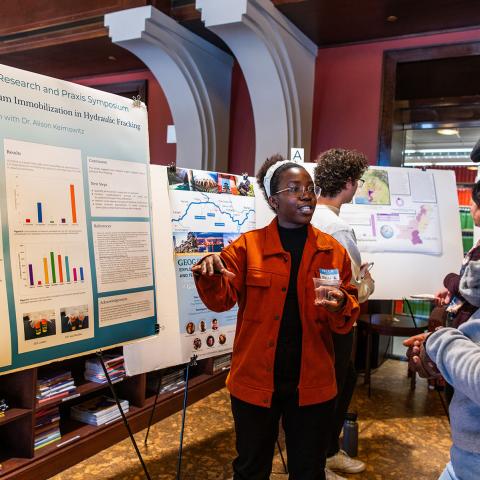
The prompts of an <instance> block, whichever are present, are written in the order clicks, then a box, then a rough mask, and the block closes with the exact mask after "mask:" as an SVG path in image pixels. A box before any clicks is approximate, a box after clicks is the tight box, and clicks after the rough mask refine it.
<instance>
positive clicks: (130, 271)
mask: <svg viewBox="0 0 480 480" xmlns="http://www.w3.org/2000/svg"><path fill="white" fill-rule="evenodd" d="M0 105H1V107H2V108H1V112H0V126H1V129H0V132H1V133H0V140H1V142H2V147H1V149H0V198H2V201H1V202H0V222H1V225H2V229H1V230H0V245H1V247H2V248H1V249H0V309H1V311H0V322H1V323H2V325H1V328H2V335H1V340H0V373H1V372H2V371H3V372H5V371H8V370H11V369H14V368H21V367H27V366H31V365H34V364H37V363H41V362H47V361H50V360H55V359H59V358H62V357H65V356H69V355H74V354H79V353H82V352H85V351H91V350H95V349H98V348H100V347H105V346H109V345H113V344H118V343H123V342H125V341H128V340H133V339H135V338H139V337H143V336H147V335H151V334H153V333H154V330H155V322H156V320H155V304H154V291H153V290H154V287H153V272H152V268H153V267H152V254H151V235H150V213H149V188H148V169H147V165H148V162H149V157H148V133H147V113H146V109H145V106H144V105H142V104H139V105H134V104H133V101H131V100H128V99H124V98H121V97H118V96H115V95H111V94H108V93H104V92H100V91H96V90H93V89H90V88H87V87H82V86H79V85H75V84H71V83H68V82H64V81H60V80H56V79H53V78H49V77H45V76H42V75H37V74H33V73H30V72H25V71H22V70H18V69H14V68H10V67H6V66H3V65H0ZM2 234H3V236H2ZM99 327H104V328H99Z"/></svg>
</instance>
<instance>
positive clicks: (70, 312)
mask: <svg viewBox="0 0 480 480" xmlns="http://www.w3.org/2000/svg"><path fill="white" fill-rule="evenodd" d="M60 320H61V325H62V333H69V332H74V331H76V330H84V329H86V328H88V327H89V318H88V305H78V306H74V307H66V308H61V309H60Z"/></svg>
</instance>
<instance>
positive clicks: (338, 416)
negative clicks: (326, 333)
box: [327, 329, 357, 457]
mask: <svg viewBox="0 0 480 480" xmlns="http://www.w3.org/2000/svg"><path fill="white" fill-rule="evenodd" d="M332 337H333V347H334V350H335V377H336V380H337V391H338V393H337V397H336V398H335V413H334V416H333V425H332V430H331V434H330V442H329V445H328V451H327V457H333V456H334V455H335V454H336V453H338V451H339V450H340V433H341V432H342V427H343V422H344V420H345V414H346V413H347V411H348V406H349V405H350V401H351V400H352V396H353V392H354V390H355V385H356V384H357V372H356V371H355V367H354V365H353V362H352V359H351V356H352V348H353V329H352V330H351V331H350V333H347V334H346V335H340V334H337V333H332Z"/></svg>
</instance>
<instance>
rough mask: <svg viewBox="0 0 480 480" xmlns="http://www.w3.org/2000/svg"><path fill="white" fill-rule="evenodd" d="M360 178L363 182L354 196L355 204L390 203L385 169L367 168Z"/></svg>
mask: <svg viewBox="0 0 480 480" xmlns="http://www.w3.org/2000/svg"><path fill="white" fill-rule="evenodd" d="M362 178H363V180H364V183H363V185H362V186H361V187H360V188H359V189H358V190H357V193H356V195H355V197H354V201H355V203H356V204H360V205H390V184H389V180H388V172H387V170H383V169H369V170H367V171H366V172H365V173H364V174H363V177H362Z"/></svg>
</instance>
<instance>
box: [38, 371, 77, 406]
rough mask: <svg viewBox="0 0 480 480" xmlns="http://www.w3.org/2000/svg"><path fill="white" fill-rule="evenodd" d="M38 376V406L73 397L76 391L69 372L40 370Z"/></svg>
mask: <svg viewBox="0 0 480 480" xmlns="http://www.w3.org/2000/svg"><path fill="white" fill-rule="evenodd" d="M39 375H40V376H39V378H38V379H37V391H36V397H37V401H38V403H39V405H42V404H43V403H45V402H48V401H50V400H54V399H59V398H63V397H68V396H70V395H73V394H74V393H75V391H76V389H77V387H76V386H75V382H74V381H73V377H72V372H70V371H69V370H59V369H52V368H47V369H44V370H42V371H41V373H40V374H39Z"/></svg>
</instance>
